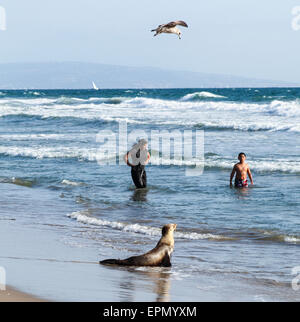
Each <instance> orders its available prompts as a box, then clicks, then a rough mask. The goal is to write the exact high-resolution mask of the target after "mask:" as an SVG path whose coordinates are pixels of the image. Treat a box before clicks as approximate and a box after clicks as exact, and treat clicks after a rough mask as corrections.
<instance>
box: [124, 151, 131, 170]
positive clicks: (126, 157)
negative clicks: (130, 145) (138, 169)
mask: <svg viewBox="0 0 300 322" xmlns="http://www.w3.org/2000/svg"><path fill="white" fill-rule="evenodd" d="M129 154H130V151H129V152H127V153H126V154H125V155H124V161H125V163H126V164H127V165H128V166H129V167H132V164H131V163H130V162H129V158H128V156H129Z"/></svg>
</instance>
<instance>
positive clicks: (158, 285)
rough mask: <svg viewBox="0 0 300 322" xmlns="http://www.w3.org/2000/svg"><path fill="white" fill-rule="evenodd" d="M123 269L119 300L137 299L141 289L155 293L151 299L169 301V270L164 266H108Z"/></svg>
mask: <svg viewBox="0 0 300 322" xmlns="http://www.w3.org/2000/svg"><path fill="white" fill-rule="evenodd" d="M109 268H110V269H112V268H113V269H117V270H121V271H123V274H121V280H120V282H119V289H120V293H119V295H120V301H121V302H133V301H138V300H139V299H138V293H139V291H140V290H141V291H142V292H144V291H149V292H151V293H153V294H154V295H155V299H153V301H156V302H169V301H170V287H171V280H170V277H171V270H170V268H165V267H113V266H112V267H109Z"/></svg>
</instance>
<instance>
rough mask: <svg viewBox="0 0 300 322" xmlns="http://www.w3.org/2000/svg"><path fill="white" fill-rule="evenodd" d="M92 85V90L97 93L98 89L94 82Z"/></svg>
mask: <svg viewBox="0 0 300 322" xmlns="http://www.w3.org/2000/svg"><path fill="white" fill-rule="evenodd" d="M92 83H93V88H94V89H95V90H96V91H98V89H99V88H98V87H97V86H96V84H95V83H94V82H92Z"/></svg>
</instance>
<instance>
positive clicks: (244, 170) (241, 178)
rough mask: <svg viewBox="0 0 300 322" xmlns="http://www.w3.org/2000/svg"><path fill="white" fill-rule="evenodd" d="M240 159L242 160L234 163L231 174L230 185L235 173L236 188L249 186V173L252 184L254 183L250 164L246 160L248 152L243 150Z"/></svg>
mask: <svg viewBox="0 0 300 322" xmlns="http://www.w3.org/2000/svg"><path fill="white" fill-rule="evenodd" d="M238 159H239V161H240V162H239V163H236V164H235V165H234V167H233V169H232V172H231V175H230V186H231V187H232V179H233V177H234V174H235V180H234V186H235V187H236V188H247V187H248V180H247V174H248V176H249V179H250V181H251V184H253V178H252V174H251V171H250V168H249V165H248V164H247V163H246V162H245V160H246V154H245V153H243V152H241V153H240V154H239V156H238Z"/></svg>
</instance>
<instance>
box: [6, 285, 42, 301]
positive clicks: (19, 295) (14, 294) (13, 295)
mask: <svg viewBox="0 0 300 322" xmlns="http://www.w3.org/2000/svg"><path fill="white" fill-rule="evenodd" d="M5 302H48V301H47V300H44V299H41V298H39V297H36V296H34V295H31V294H28V293H24V292H21V291H19V290H16V289H15V288H13V287H11V286H8V287H6V290H5V291H0V303H5Z"/></svg>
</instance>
